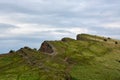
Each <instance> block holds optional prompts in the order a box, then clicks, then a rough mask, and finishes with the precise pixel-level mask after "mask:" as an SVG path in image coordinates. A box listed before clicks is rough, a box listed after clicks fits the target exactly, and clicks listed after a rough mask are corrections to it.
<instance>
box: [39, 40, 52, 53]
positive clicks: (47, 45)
mask: <svg viewBox="0 0 120 80" xmlns="http://www.w3.org/2000/svg"><path fill="white" fill-rule="evenodd" d="M39 51H41V52H45V53H53V52H54V49H53V46H52V45H51V44H50V43H49V42H47V41H44V42H43V43H42V45H41V47H40V49H39Z"/></svg>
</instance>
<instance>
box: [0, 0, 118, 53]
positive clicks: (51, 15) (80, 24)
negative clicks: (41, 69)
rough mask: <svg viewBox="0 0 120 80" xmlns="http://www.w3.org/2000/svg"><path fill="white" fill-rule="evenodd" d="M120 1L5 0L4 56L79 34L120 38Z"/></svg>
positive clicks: (0, 6) (0, 17) (1, 14)
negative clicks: (19, 49)
mask: <svg viewBox="0 0 120 80" xmlns="http://www.w3.org/2000/svg"><path fill="white" fill-rule="evenodd" d="M119 4H120V0H114V1H113V0H60V1H58V0H3V1H2V0H1V1H0V44H1V45H0V53H4V52H7V51H8V50H9V49H15V50H16V49H18V48H20V47H23V46H25V45H27V46H30V47H32V48H33V47H37V48H39V46H40V44H41V42H42V41H44V40H56V39H57V40H58V39H60V38H62V37H65V36H68V37H73V38H75V36H76V34H78V33H90V34H97V35H103V36H110V37H114V38H118V39H120V31H119V30H120V15H119V14H120V5H119Z"/></svg>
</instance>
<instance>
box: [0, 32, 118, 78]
mask: <svg viewBox="0 0 120 80" xmlns="http://www.w3.org/2000/svg"><path fill="white" fill-rule="evenodd" d="M0 80H120V40H117V39H112V38H110V37H101V36H97V35H90V34H78V35H77V37H76V40H75V39H72V38H68V37H65V38H63V39H61V40H59V41H44V42H43V43H42V45H41V47H40V49H39V50H37V49H31V48H29V47H26V46H25V47H23V48H21V49H19V50H17V51H14V50H11V51H10V52H9V53H8V54H1V55H0Z"/></svg>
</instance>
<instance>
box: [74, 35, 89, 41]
mask: <svg viewBox="0 0 120 80" xmlns="http://www.w3.org/2000/svg"><path fill="white" fill-rule="evenodd" d="M84 35H85V34H78V35H77V36H76V40H87V38H86V37H84Z"/></svg>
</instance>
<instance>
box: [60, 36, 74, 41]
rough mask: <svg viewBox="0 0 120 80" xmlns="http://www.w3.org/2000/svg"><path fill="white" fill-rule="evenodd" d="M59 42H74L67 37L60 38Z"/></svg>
mask: <svg viewBox="0 0 120 80" xmlns="http://www.w3.org/2000/svg"><path fill="white" fill-rule="evenodd" d="M61 41H63V42H68V41H75V39H72V38H69V37H65V38H62V39H61Z"/></svg>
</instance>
